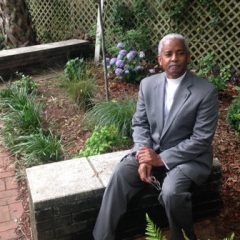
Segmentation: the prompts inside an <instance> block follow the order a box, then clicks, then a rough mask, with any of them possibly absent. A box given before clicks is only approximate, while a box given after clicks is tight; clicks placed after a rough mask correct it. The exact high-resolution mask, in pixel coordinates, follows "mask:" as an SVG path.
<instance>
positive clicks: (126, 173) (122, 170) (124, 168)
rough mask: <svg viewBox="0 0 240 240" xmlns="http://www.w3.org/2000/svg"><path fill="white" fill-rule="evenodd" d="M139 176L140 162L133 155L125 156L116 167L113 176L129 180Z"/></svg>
mask: <svg viewBox="0 0 240 240" xmlns="http://www.w3.org/2000/svg"><path fill="white" fill-rule="evenodd" d="M134 176H135V177H137V176H138V163H137V161H136V159H135V158H134V157H133V156H127V157H125V158H124V159H123V160H122V161H121V162H120V163H119V164H118V165H117V167H116V168H115V170H114V173H113V177H114V178H118V179H119V178H121V179H125V180H127V181H129V180H130V179H134Z"/></svg>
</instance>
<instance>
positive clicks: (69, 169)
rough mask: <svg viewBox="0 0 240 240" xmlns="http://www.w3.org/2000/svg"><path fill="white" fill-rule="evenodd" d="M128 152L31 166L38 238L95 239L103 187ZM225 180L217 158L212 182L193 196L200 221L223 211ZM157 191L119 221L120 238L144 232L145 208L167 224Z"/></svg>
mask: <svg viewBox="0 0 240 240" xmlns="http://www.w3.org/2000/svg"><path fill="white" fill-rule="evenodd" d="M127 152H128V151H120V152H114V153H108V154H103V155H98V156H92V157H88V158H79V159H72V160H67V161H61V162H57V163H51V164H46V165H41V166H36V167H32V168H29V169H27V179H28V186H29V193H30V198H31V200H30V205H31V206H30V207H31V225H32V229H33V235H34V240H79V239H81V240H91V239H92V237H91V232H92V229H93V226H94V223H95V220H96V216H97V213H98V210H99V207H100V204H101V199H102V195H103V192H104V189H105V187H106V185H107V183H108V181H109V178H110V176H111V174H112V172H113V171H114V167H115V166H116V164H117V163H118V162H119V161H120V159H121V158H122V157H123V156H125V155H126V154H127ZM220 178H221V168H220V164H219V163H218V162H217V161H215V162H214V168H213V174H212V175H211V177H210V178H209V181H208V182H207V183H206V184H205V185H203V186H202V187H201V188H198V189H197V190H196V191H195V193H194V195H193V201H194V215H195V217H196V219H197V218H199V217H200V218H201V217H206V216H209V215H215V214H217V213H218V211H219V209H220V206H221V200H220V197H219V186H220ZM157 195H158V192H157V191H155V190H154V189H153V188H151V187H150V188H147V189H146V190H145V191H144V192H141V193H139V194H138V195H137V196H136V197H135V198H134V199H133V200H132V202H131V203H130V204H129V208H128V211H127V214H126V215H125V216H124V217H123V218H122V220H121V222H120V224H119V227H118V234H117V235H118V238H119V239H133V236H134V235H135V234H139V233H144V231H145V214H146V212H148V214H149V215H150V216H151V218H152V219H153V220H154V221H155V222H156V223H158V225H159V226H167V220H166V216H165V212H164V209H163V208H162V207H161V206H160V205H159V203H158V201H157ZM113 214H114V213H113Z"/></svg>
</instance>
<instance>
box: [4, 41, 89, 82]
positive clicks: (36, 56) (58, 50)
mask: <svg viewBox="0 0 240 240" xmlns="http://www.w3.org/2000/svg"><path fill="white" fill-rule="evenodd" d="M90 52H91V50H90V44H89V42H88V41H86V40H80V39H71V40H66V41H60V42H53V43H46V44H39V45H34V46H29V47H20V48H14V49H7V50H2V51H0V76H2V77H3V76H5V75H8V74H9V73H14V72H16V71H17V70H18V71H20V70H22V69H23V68H24V67H26V66H33V65H34V66H36V65H44V66H45V65H49V64H52V63H56V62H58V63H59V62H60V63H61V62H64V63H65V62H66V61H67V60H68V59H69V58H74V57H80V56H83V57H85V56H89V53H90Z"/></svg>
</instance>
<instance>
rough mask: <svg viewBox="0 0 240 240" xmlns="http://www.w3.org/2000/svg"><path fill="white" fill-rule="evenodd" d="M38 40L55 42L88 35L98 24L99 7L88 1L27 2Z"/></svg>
mask: <svg viewBox="0 0 240 240" xmlns="http://www.w3.org/2000/svg"><path fill="white" fill-rule="evenodd" d="M26 1H27V4H28V7H29V10H30V13H31V16H32V21H33V24H34V27H35V29H36V32H37V38H38V40H39V41H40V42H43V43H44V42H53V41H60V40H66V39H69V38H72V37H73V36H76V35H79V34H81V33H86V32H87V31H89V30H90V28H91V27H92V26H94V25H95V24H96V19H97V5H96V3H95V2H94V1H88V0H41V1H39V0H26Z"/></svg>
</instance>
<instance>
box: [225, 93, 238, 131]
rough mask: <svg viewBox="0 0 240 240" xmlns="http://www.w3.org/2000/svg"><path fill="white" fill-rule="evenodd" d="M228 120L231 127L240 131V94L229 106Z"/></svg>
mask: <svg viewBox="0 0 240 240" xmlns="http://www.w3.org/2000/svg"><path fill="white" fill-rule="evenodd" d="M227 122H228V124H229V126H230V127H232V128H233V129H235V130H237V131H238V132H239V133H240V95H238V96H237V97H236V98H235V99H234V100H233V102H232V103H231V105H230V106H229V109H228V113H227Z"/></svg>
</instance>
